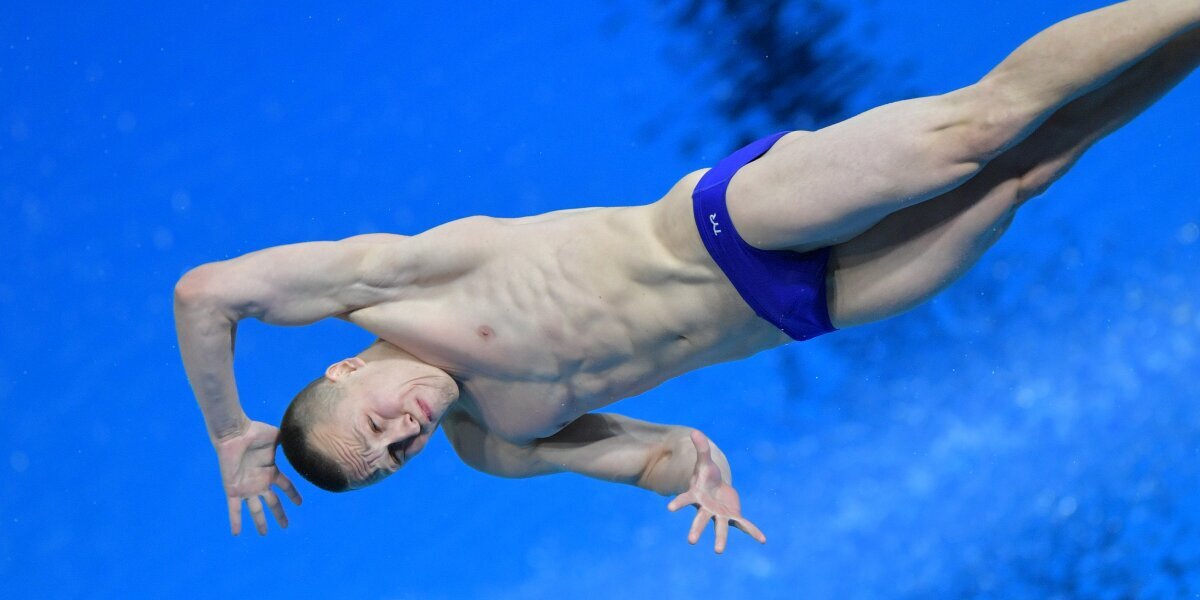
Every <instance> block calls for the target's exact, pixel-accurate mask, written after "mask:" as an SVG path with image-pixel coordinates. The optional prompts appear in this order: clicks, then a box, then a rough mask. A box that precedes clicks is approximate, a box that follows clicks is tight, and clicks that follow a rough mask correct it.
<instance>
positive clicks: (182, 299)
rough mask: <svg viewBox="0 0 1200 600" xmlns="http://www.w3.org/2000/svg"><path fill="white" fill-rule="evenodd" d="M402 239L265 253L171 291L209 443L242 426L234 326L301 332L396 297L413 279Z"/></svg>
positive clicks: (215, 266) (206, 271) (196, 272)
mask: <svg viewBox="0 0 1200 600" xmlns="http://www.w3.org/2000/svg"><path fill="white" fill-rule="evenodd" d="M407 240H408V238H403V237H401V236H396V237H395V241H379V238H374V239H372V238H367V239H360V238H350V239H348V240H343V241H338V242H308V243H302V244H292V245H287V246H278V247H275V248H268V249H266V250H261V251H258V252H252V253H250V254H246V255H244V256H240V257H238V258H234V259H231V260H226V261H221V262H215V263H209V264H205V265H201V266H199V267H196V268H195V269H193V270H191V271H189V272H188V273H187V274H185V275H184V276H183V277H182V278H181V279H180V280H179V282H178V284H176V286H175V325H176V331H177V333H178V336H179V350H180V353H181V354H182V356H183V363H184V368H185V369H186V370H187V375H188V380H189V381H190V382H191V385H192V389H193V391H194V392H195V394H196V399H197V400H198V401H199V403H200V408H201V410H202V411H203V412H204V418H205V422H206V424H207V425H208V432H209V436H210V437H211V438H212V439H213V440H214V441H215V440H217V439H221V438H224V437H228V436H230V435H235V434H237V433H238V432H239V430H240V429H241V428H243V427H244V426H245V425H246V423H247V422H248V421H247V419H246V415H245V414H244V413H243V412H242V409H241V406H240V404H239V403H238V396H237V389H236V387H235V385H234V379H233V343H234V337H235V334H236V330H237V323H238V321H240V320H242V319H245V318H257V319H259V320H261V321H263V322H266V323H271V324H275V325H306V324H309V323H312V322H314V321H318V320H321V319H324V318H326V317H331V316H336V315H342V314H345V313H347V312H350V311H353V310H355V309H357V308H361V307H364V306H370V305H373V304H378V303H381V302H386V301H389V300H391V299H394V298H395V297H396V290H398V289H402V288H403V287H404V286H405V285H406V283H408V281H409V280H410V279H411V278H413V277H415V273H414V269H413V268H406V267H405V266H404V265H405V264H413V262H412V261H407V260H403V253H404V252H405V250H406V249H405V244H404V243H403V242H405V241H407Z"/></svg>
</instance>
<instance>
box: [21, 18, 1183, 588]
mask: <svg viewBox="0 0 1200 600" xmlns="http://www.w3.org/2000/svg"><path fill="white" fill-rule="evenodd" d="M1098 5H1099V3H1096V2H1081V1H1077V0H1071V1H1067V2H1058V3H1054V5H1053V6H1052V7H1048V6H1046V3H1042V2H1035V1H1033V0H1010V1H1009V2H1003V3H1001V2H986V3H941V2H931V1H919V2H911V1H910V2H904V1H901V0H878V1H876V2H870V3H866V2H864V3H855V4H853V5H851V6H852V7H853V8H854V10H855V11H856V12H855V13H854V23H865V24H869V25H871V26H869V27H868V26H861V27H860V26H858V25H855V26H854V27H851V28H849V29H848V35H850V36H851V39H852V40H854V41H855V43H856V44H857V45H858V46H859V47H861V48H862V49H863V50H864V51H865V52H867V53H868V55H870V56H872V57H875V58H877V59H878V60H879V61H880V63H881V64H882V65H884V67H885V70H886V69H887V68H896V69H899V68H900V67H899V65H910V66H911V68H910V69H909V70H906V71H904V73H905V81H904V84H905V86H910V87H911V88H912V89H916V90H920V91H924V92H940V91H945V90H947V89H950V88H952V87H955V86H958V85H963V84H965V83H968V82H969V81H971V80H972V79H974V78H977V77H978V76H980V75H981V74H982V73H983V72H985V71H986V70H987V69H988V68H990V66H991V65H993V64H995V62H997V61H998V60H1000V59H1001V58H1002V57H1003V56H1004V55H1005V54H1006V53H1007V52H1008V51H1010V50H1011V49H1012V48H1013V47H1015V46H1016V45H1017V44H1019V43H1020V41H1022V40H1023V39H1025V38H1027V37H1029V36H1030V35H1032V34H1034V33H1035V32H1036V31H1038V30H1039V29H1041V28H1043V27H1046V26H1048V25H1049V24H1051V23H1053V22H1054V21H1056V20H1059V19H1061V18H1064V17H1066V16H1068V15H1070V14H1074V13H1077V12H1080V11H1082V10H1086V9H1088V8H1093V7H1096V6H1098ZM680 35H681V34H680V33H679V32H678V31H676V30H675V29H673V28H672V27H671V26H670V25H669V23H668V19H667V18H666V17H665V16H664V12H663V11H662V10H661V9H647V8H644V7H641V6H639V5H638V4H636V3H627V2H626V3H616V2H600V1H596V0H588V1H584V0H580V1H578V2H572V3H570V8H569V9H566V8H564V6H563V5H562V4H561V3H523V4H519V5H510V6H503V7H501V6H499V5H496V6H493V5H490V4H487V3H467V2H444V3H432V4H428V5H418V4H414V3H382V2H376V3H366V4H359V5H355V6H353V7H331V6H330V5H329V4H328V3H279V4H275V5H272V6H260V5H258V4H257V3H243V4H223V3H209V4H205V5H200V6H192V5H186V6H185V5H178V4H176V3H142V4H134V3H128V4H122V5H121V6H115V5H114V4H113V3H102V2H82V3H51V2H39V3H7V4H6V5H5V7H4V9H3V10H2V11H0V42H2V44H0V208H3V214H4V216H5V225H4V226H2V227H0V232H2V233H3V235H0V256H2V257H3V258H4V262H5V264H6V269H5V274H4V275H0V308H2V309H3V310H0V337H2V339H3V340H4V344H3V346H2V349H0V352H2V353H3V355H2V356H3V360H0V415H2V416H0V595H2V596H3V597H6V598H27V597H28V598H33V597H37V598H41V597H64V598H71V597H168V596H176V595H180V596H182V595H185V594H186V595H188V596H197V597H223V596H230V595H239V596H245V595H248V594H252V595H256V596H261V595H266V596H267V597H278V596H284V595H285V594H289V595H298V596H299V597H329V596H337V597H368V598H457V597H464V596H468V595H470V596H485V597H496V598H552V597H554V598H557V597H564V596H566V597H585V598H586V597H607V596H608V595H609V594H610V593H614V592H616V593H620V594H622V595H623V596H626V597H649V596H650V595H651V594H654V595H657V596H662V597H694V596H696V595H699V594H705V595H708V594H712V595H714V597H738V596H742V597H763V598H797V597H812V598H874V597H904V598H923V597H939V598H940V597H948V596H969V597H975V596H979V597H998V598H999V597H1063V598H1067V597H1097V598H1110V597H1111V598H1118V597H1155V598H1158V597H1187V596H1192V595H1196V594H1200V535H1198V534H1200V502H1197V500H1196V498H1197V497H1198V496H1200V467H1198V466H1197V459H1198V458H1200V408H1198V407H1197V402H1196V400H1197V392H1198V391H1200V384H1197V383H1196V380H1195V376H1194V374H1195V373H1196V371H1197V367H1198V366H1200V344H1198V343H1197V337H1198V336H1200V303H1198V302H1197V294H1196V284H1195V282H1196V281H1197V278H1198V276H1200V264H1198V262H1197V258H1198V254H1197V253H1198V249H1197V244H1196V241H1197V237H1198V232H1200V230H1198V229H1197V223H1198V222H1200V192H1198V190H1200V169H1196V164H1197V159H1200V144H1198V142H1197V138H1198V134H1200V116H1197V113H1196V111H1195V107H1196V106H1200V78H1197V77H1193V78H1192V79H1191V80H1190V81H1188V82H1185V84H1184V85H1182V86H1181V87H1180V88H1179V89H1178V90H1177V91H1176V92H1174V93H1173V94H1172V95H1171V96H1169V97H1168V98H1167V99H1165V100H1164V101H1162V102H1161V103H1160V104H1159V105H1158V106H1156V107H1155V108H1154V109H1152V110H1151V111H1150V112H1149V113H1147V114H1146V115H1145V116H1144V117H1142V118H1141V119H1140V120H1138V121H1136V122H1135V123H1134V124H1132V125H1131V126H1129V127H1128V128H1127V129H1125V130H1123V131H1122V132H1120V133H1119V134H1118V135H1115V136H1113V137H1112V138H1110V139H1109V140H1108V141H1106V142H1105V143H1104V144H1102V145H1101V146H1099V147H1098V148H1096V149H1095V150H1094V151H1093V152H1092V154H1090V155H1089V156H1088V157H1087V158H1086V159H1085V160H1084V161H1083V162H1082V163H1081V164H1080V165H1079V166H1078V167H1077V168H1076V170H1075V171H1074V172H1073V173H1072V174H1071V175H1070V176H1068V177H1067V178H1066V179H1064V180H1063V181H1062V182H1060V183H1059V184H1058V185H1057V186H1056V187H1055V188H1053V189H1052V191H1051V192H1050V193H1049V194H1048V195H1046V196H1045V197H1042V198H1040V199H1038V200H1036V201H1034V202H1033V203H1032V204H1031V205H1029V206H1028V207H1027V208H1025V209H1023V211H1022V213H1021V214H1020V215H1019V216H1018V220H1017V223H1016V225H1014V227H1013V230H1012V231H1011V232H1010V233H1009V234H1008V235H1007V236H1006V237H1005V239H1004V240H1002V241H1001V243H1000V244H999V245H998V246H997V247H996V248H995V249H994V250H993V251H992V252H991V253H990V254H989V255H988V257H987V258H986V259H985V260H984V261H983V263H982V264H980V265H979V266H978V267H977V268H976V269H975V270H974V271H973V272H972V273H971V274H970V275H969V276H968V277H966V278H965V279H964V280H963V281H961V282H960V283H959V284H957V285H955V286H954V287H953V288H951V289H950V290H949V291H947V292H946V293H945V294H944V295H943V296H941V297H939V299H937V300H936V301H935V302H933V303H931V304H929V305H927V306H925V307H922V308H920V309H918V310H916V311H913V312H912V313H910V314H908V315H906V316H904V317H901V318H899V319H896V320H893V321H890V322H887V323H883V324H879V325H875V326H870V327H865V328H862V329H859V330H853V331H847V332H841V333H838V334H836V335H833V336H829V337H827V338H822V339H820V340H817V341H814V342H810V343H807V344H804V345H797V346H793V347H789V348H787V349H783V350H780V351H776V352H772V353H767V354H764V355H761V356H759V357H756V358H754V359H752V360H748V361H744V362H742V363H739V364H735V365H726V366H721V367H717V368H711V369H708V370H705V371H702V372H699V373H694V374H691V375H689V376H687V377H684V378H681V379H679V380H676V381H673V382H670V383H668V384H666V385H664V386H662V387H661V388H659V389H657V390H654V391H651V392H649V393H647V394H645V396H644V397H641V398H637V399H633V400H630V401H627V402H624V403H622V404H619V405H617V406H616V407H615V410H619V411H621V412H624V413H627V414H630V415H632V416H635V417H639V418H646V419H651V420H657V421H662V422H670V423H682V424H687V425H692V426H696V427H700V428H702V429H704V430H705V431H706V432H707V433H708V434H709V435H710V436H711V437H712V438H713V439H714V440H716V441H717V442H718V443H720V444H721V446H722V447H723V448H724V449H725V450H726V452H727V454H728V455H729V458H730V460H731V463H732V465H733V469H734V473H735V477H736V483H737V486H738V488H739V490H740V491H741V493H742V499H743V506H744V508H745V512H746V514H747V515H748V516H749V517H750V518H752V519H754V520H755V521H756V522H757V523H758V524H759V525H760V526H761V527H762V529H763V530H764V531H765V532H766V533H767V534H768V536H770V542H769V543H768V545H766V546H762V547H759V546H757V545H755V544H751V543H749V541H748V540H747V539H735V540H733V543H732V544H731V548H730V550H729V551H728V552H727V554H726V555H725V556H722V557H715V556H714V555H713V554H712V552H711V550H710V549H709V548H708V547H705V546H704V543H702V544H701V546H700V547H695V548H693V547H690V546H688V545H687V544H686V542H685V541H684V537H685V535H686V529H687V525H688V522H689V521H690V518H689V517H686V516H683V515H681V514H675V515H673V514H669V513H667V512H666V510H665V504H666V500H665V499H661V498H659V497H657V496H654V495H652V494H648V493H646V492H643V491H641V490H637V489H633V488H624V487H619V486H614V485H611V484H602V483H598V482H594V481H590V480H585V479H582V478H578V477H573V476H557V477H550V478H543V479H538V480H526V481H506V480H500V479H494V478H489V477H486V476H484V475H481V474H478V473H476V472H473V471H471V470H470V469H468V468H466V467H465V466H463V465H461V464H459V463H458V461H457V459H456V458H455V457H454V456H453V453H452V451H451V450H450V448H449V446H448V444H446V443H445V442H444V440H439V441H438V442H437V443H435V444H434V445H433V446H431V447H430V448H429V449H428V450H427V451H426V452H425V453H424V454H423V455H422V458H421V460H420V461H417V462H414V463H413V465H412V466H411V467H409V468H406V469H405V472H404V474H403V476H402V477H397V478H394V479H392V480H389V481H388V482H387V483H386V484H385V485H381V486H378V487H376V488H373V489H370V490H367V491H363V492H358V493H354V494H351V495H330V494H325V493H322V492H320V491H319V490H317V489H315V488H314V487H312V486H310V485H308V484H306V483H302V484H300V485H301V491H302V493H304V495H305V503H304V506H302V507H294V508H289V514H290V516H291V520H292V526H291V527H290V528H289V529H288V530H286V531H281V530H279V529H278V527H276V526H275V524H274V523H272V529H271V532H270V534H269V535H268V536H267V537H266V538H259V537H257V536H256V535H252V534H251V535H243V536H242V537H240V538H232V537H230V536H229V534H228V529H227V521H226V516H225V504H224V499H223V495H222V490H221V486H220V479H219V475H218V472H217V466H216V461H215V459H214V456H213V453H212V451H211V448H210V447H209V445H208V440H207V437H206V435H205V432H204V427H203V423H202V421H201V419H200V414H199V411H198V409H197V408H196V406H195V403H194V400H193V399H192V396H191V393H190V390H189V388H188V386H187V382H186V380H185V378H184V375H183V370H182V368H181V366H180V361H179V358H178V352H177V349H176V347H175V340H174V330H173V323H172V315H171V304H170V300H171V298H170V293H171V287H172V285H173V283H174V281H175V280H176V279H177V278H178V276H179V275H180V274H182V273H183V272H184V271H185V270H187V269H188V268H190V267H193V266H195V265H198V264H201V263H203V262H206V261H211V260H216V259H221V258H226V257H231V256H235V255H238V254H241V253H244V252H248V251H251V250H255V249H259V248H262V247H265V246H270V245H275V244H281V243H288V242H297V241H303V240H312V239H337V238H341V237H345V236H349V235H353V234H357V233H362V232H369V231H395V232H400V233H415V232H418V231H421V230H423V229H425V228H428V227H430V226H433V225H436V224H438V223H441V222H444V221H446V220H449V219H453V218H457V217H461V216H465V215H471V214H477V213H484V214H491V215H498V216H513V215H524V214H530V213H537V212H542V211H548V210H554V209H560V208H570V207H579V206H592V205H604V204H633V203H643V202H648V201H651V200H653V199H655V198H657V197H659V196H660V195H661V194H662V193H663V192H665V191H666V189H667V188H668V187H669V186H670V185H671V184H672V183H673V182H674V181H675V179H676V178H677V177H678V176H679V175H681V174H683V173H686V172H688V171H689V170H692V169H695V168H700V167H703V166H706V165H709V164H711V162H712V161H713V160H714V159H716V158H718V157H719V156H720V155H721V153H723V152H725V151H727V150H729V149H730V144H731V140H730V139H728V137H731V134H726V133H725V132H727V131H729V127H728V125H727V124H726V123H724V122H723V121H722V120H721V119H720V117H719V115H718V114H716V112H715V111H714V110H713V109H712V107H711V106H710V104H709V103H708V101H709V99H710V98H711V95H710V94H706V93H704V90H702V89H699V88H697V87H696V81H695V78H694V77H689V74H688V73H687V72H686V71H685V70H681V69H679V68H678V65H674V64H672V63H670V62H669V61H667V60H666V59H665V58H664V57H665V56H666V55H667V53H668V52H667V51H668V50H669V48H671V47H672V46H673V45H674V44H676V43H677V42H679V41H680V39H681V38H680V37H679V36H680ZM874 91H875V92H876V93H878V94H883V95H886V94H887V93H889V91H888V90H887V89H882V88H881V89H877V90H874ZM648 124H653V127H649V128H648ZM648 129H650V130H653V131H654V132H655V135H647V130H648ZM696 130H701V131H711V135H712V138H711V142H710V143H707V144H704V145H703V146H702V147H701V148H699V149H698V150H696V151H694V152H690V153H689V152H683V151H681V150H680V143H679V140H680V139H682V138H683V137H684V136H685V135H686V134H687V133H688V132H693V131H696ZM764 133H765V132H764ZM727 135H728V137H727ZM370 339H371V338H370V337H369V336H368V335H367V334H365V333H364V332H361V331H357V330H355V329H353V328H352V327H350V326H348V325H346V324H344V323H321V324H318V325H316V326H312V327H308V328H303V329H280V328H271V327H267V326H263V325H261V324H259V323H257V322H245V323H243V325H242V326H241V328H240V331H239V335H238V348H237V351H238V353H237V374H238V381H239V384H240V390H241V394H242V397H243V403H244V405H245V407H246V410H247V412H248V413H249V414H250V416H251V417H253V418H256V419H260V420H266V421H271V422H277V421H278V419H279V416H280V415H281V414H282V412H283V409H284V407H285V405H286V402H287V400H288V399H289V398H290V397H291V395H292V394H293V393H294V391H295V390H297V389H298V388H299V387H300V386H302V385H303V384H304V383H305V382H307V381H308V380H310V379H311V378H312V377H314V376H315V375H316V374H318V373H319V372H320V370H321V369H323V368H324V367H325V365H327V364H328V363H330V362H332V361H334V360H337V359H339V358H342V357H345V356H349V355H352V354H354V353H355V352H357V351H358V350H359V349H360V348H361V347H362V346H364V345H365V344H367V343H368V342H369V341H370ZM284 469H285V470H286V472H288V473H291V471H290V468H289V467H287V466H286V465H285V466H284ZM709 539H710V538H706V541H709Z"/></svg>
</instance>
